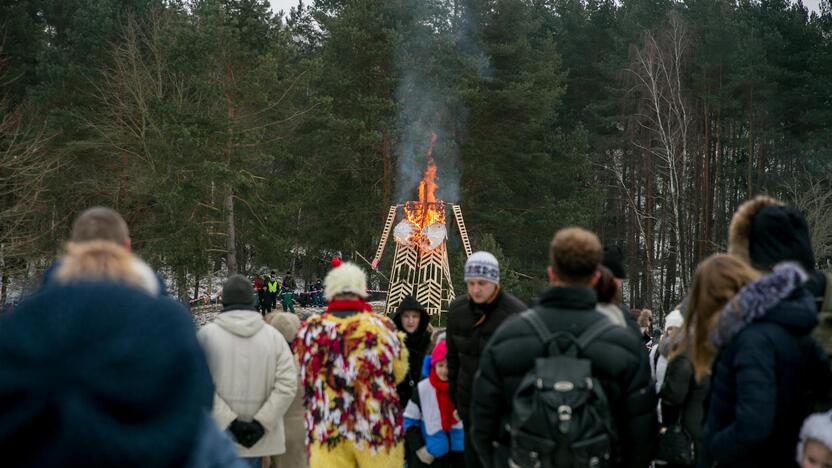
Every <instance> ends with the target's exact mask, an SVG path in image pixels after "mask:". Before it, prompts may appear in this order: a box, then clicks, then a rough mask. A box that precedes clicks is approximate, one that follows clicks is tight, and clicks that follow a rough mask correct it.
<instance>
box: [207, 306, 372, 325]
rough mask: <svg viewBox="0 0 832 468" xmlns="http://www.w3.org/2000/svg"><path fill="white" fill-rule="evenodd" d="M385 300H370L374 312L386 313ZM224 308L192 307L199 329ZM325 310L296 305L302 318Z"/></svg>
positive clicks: (278, 308)
mask: <svg viewBox="0 0 832 468" xmlns="http://www.w3.org/2000/svg"><path fill="white" fill-rule="evenodd" d="M385 304H386V303H385V302H384V301H373V302H370V305H371V306H373V312H375V313H378V314H383V313H384V306H385ZM220 310H222V306H221V305H218V304H211V305H207V306H199V307H193V308H191V314H192V315H193V319H194V325H196V328H197V330H199V329H200V328H202V327H203V326H205V324H207V323H210V322H211V321H212V320H214V318H215V317H216V316H217V315H218V314H219V313H220ZM276 310H278V311H282V310H283V309H282V308H281V307H280V306H278V307H277V309H276ZM323 311H324V308H323V307H300V306H298V305H296V306H295V313H297V314H298V317H300V319H301V320H306V319H308V318H309V317H311V316H312V315H316V314H320V313H321V312H323Z"/></svg>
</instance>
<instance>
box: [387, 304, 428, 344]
mask: <svg viewBox="0 0 832 468" xmlns="http://www.w3.org/2000/svg"><path fill="white" fill-rule="evenodd" d="M406 310H415V311H418V312H419V315H420V317H419V328H417V329H416V332H415V333H413V334H414V335H421V334H423V333H425V331H426V330H427V329H428V324H429V323H430V317H429V316H428V311H427V309H425V307H424V306H423V305H422V304H420V303H419V301H417V300H416V298H414V297H413V296H405V297H404V299H402V302H401V303H400V304H399V307H398V308H397V309H396V313H395V315H393V323H395V324H396V328H398V329H399V331H401V332H402V333H407V332H405V331H404V327H403V326H402V313H404V311H406Z"/></svg>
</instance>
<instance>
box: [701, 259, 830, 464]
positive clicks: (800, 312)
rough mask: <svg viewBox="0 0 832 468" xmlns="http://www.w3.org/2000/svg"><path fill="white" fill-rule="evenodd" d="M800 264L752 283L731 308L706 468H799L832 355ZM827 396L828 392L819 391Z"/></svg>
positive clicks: (712, 402)
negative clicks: (802, 434) (803, 436)
mask: <svg viewBox="0 0 832 468" xmlns="http://www.w3.org/2000/svg"><path fill="white" fill-rule="evenodd" d="M804 280H805V273H803V271H802V270H800V269H799V268H798V267H796V266H794V265H785V266H781V267H778V268H777V269H776V270H775V272H774V273H772V274H770V275H767V276H764V277H762V278H760V279H758V280H757V281H755V282H752V283H751V284H749V285H747V286H746V287H745V288H743V289H742V290H741V291H740V293H739V294H738V295H737V297H735V298H734V299H733V300H732V301H731V302H730V303H729V304H728V305H727V306H726V308H725V310H723V312H722V313H721V315H720V321H719V324H718V325H717V327H716V329H715V330H714V331H713V333H712V334H711V336H710V340H711V343H712V344H714V346H715V347H716V348H717V349H718V350H719V351H718V354H717V357H716V359H715V361H714V364H713V367H712V375H711V391H710V395H709V399H708V403H706V414H707V416H706V420H705V429H704V432H703V437H702V449H703V450H702V451H703V453H702V454H701V457H700V466H702V467H712V466H714V465H715V464H716V465H718V466H719V467H765V466H772V467H774V466H776V467H792V466H794V467H796V466H797V464H796V461H795V448H796V446H797V440H798V433H799V431H800V425H801V422H802V421H803V419H804V418H805V417H806V416H807V415H808V413H809V410H810V408H809V404H810V403H811V394H812V393H811V392H812V390H813V389H817V385H815V384H819V385H824V386H825V385H828V382H829V372H830V370H829V364H828V361H827V357H826V354H825V353H824V352H823V350H822V349H821V348H820V346H819V345H818V344H817V342H815V340H814V339H813V338H811V337H810V336H809V333H810V332H811V331H812V328H814V327H815V325H816V324H817V318H816V307H815V304H814V298H813V297H812V294H810V293H809V292H808V291H807V290H806V289H805V288H803V287H802V283H803V281H804ZM817 390H818V391H821V389H817Z"/></svg>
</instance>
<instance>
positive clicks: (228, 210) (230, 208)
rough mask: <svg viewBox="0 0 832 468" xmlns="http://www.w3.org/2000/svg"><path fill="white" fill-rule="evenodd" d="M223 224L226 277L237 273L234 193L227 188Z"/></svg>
mask: <svg viewBox="0 0 832 468" xmlns="http://www.w3.org/2000/svg"><path fill="white" fill-rule="evenodd" d="M225 222H226V229H227V231H226V233H227V239H226V244H225V248H226V250H227V252H226V254H225V258H226V260H225V264H226V266H227V267H228V275H229V276H230V275H234V274H236V273H237V231H236V229H235V228H234V191H233V189H232V188H231V187H230V186H229V187H228V194H227V195H226V196H225Z"/></svg>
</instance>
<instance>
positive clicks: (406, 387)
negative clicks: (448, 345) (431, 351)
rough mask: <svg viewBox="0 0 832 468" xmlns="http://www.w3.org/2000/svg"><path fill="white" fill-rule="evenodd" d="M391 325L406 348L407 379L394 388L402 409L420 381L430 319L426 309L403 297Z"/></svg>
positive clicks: (415, 301) (407, 297) (427, 342)
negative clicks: (393, 325)
mask: <svg viewBox="0 0 832 468" xmlns="http://www.w3.org/2000/svg"><path fill="white" fill-rule="evenodd" d="M393 323H395V324H396V328H398V329H399V331H401V332H402V333H404V334H405V340H404V344H405V346H407V352H408V363H409V366H410V367H409V368H408V370H407V377H405V379H404V380H403V381H402V383H400V384H399V385H398V386H396V389H397V390H398V393H399V402H400V404H401V406H402V408H404V407H405V406H407V402H408V401H409V400H410V396H411V395H412V394H413V389H414V388H415V387H416V384H418V383H419V381H420V380H422V363H423V361H424V360H425V354H426V353H427V351H428V348H430V339H431V336H430V332H429V331H428V325H430V317H429V316H428V312H427V309H425V308H424V307H423V306H422V304H420V303H419V301H417V300H416V299H415V298H413V296H405V298H404V299H402V302H401V304H399V307H398V308H397V309H396V313H395V315H393Z"/></svg>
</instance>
